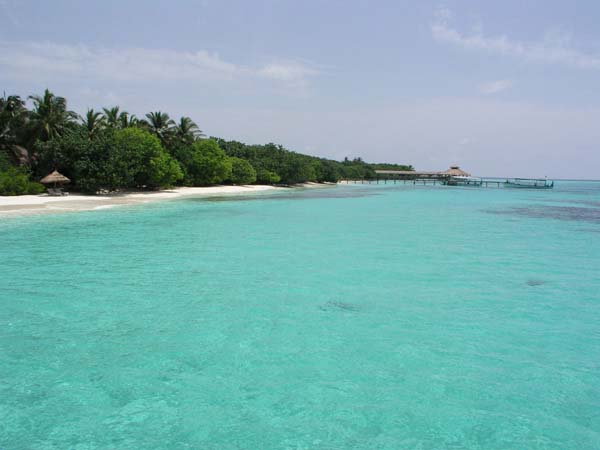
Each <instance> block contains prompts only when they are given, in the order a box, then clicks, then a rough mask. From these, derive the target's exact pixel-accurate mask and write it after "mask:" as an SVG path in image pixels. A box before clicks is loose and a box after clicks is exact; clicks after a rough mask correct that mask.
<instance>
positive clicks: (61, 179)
mask: <svg viewBox="0 0 600 450" xmlns="http://www.w3.org/2000/svg"><path fill="white" fill-rule="evenodd" d="M70 182H71V180H69V179H68V178H67V177H65V176H64V175H63V174H62V173H60V172H59V171H58V170H55V171H53V172H52V173H50V174H48V175H46V176H45V177H44V178H42V179H41V180H40V183H42V184H45V185H46V189H48V195H67V193H66V192H63V190H62V188H63V186H64V185H65V184H67V183H70ZM48 186H52V187H48Z"/></svg>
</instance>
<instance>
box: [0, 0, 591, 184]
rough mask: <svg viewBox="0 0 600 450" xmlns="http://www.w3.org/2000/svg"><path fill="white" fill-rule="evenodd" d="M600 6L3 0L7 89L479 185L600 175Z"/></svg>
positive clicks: (1, 38) (0, 42) (0, 70)
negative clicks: (459, 174)
mask: <svg viewBox="0 0 600 450" xmlns="http://www.w3.org/2000/svg"><path fill="white" fill-rule="evenodd" d="M598 23H600V2H598V1H596V0H588V1H570V2H565V1H562V0H561V1H555V0H545V1H531V0H519V1H516V0H504V1H502V2H481V1H475V0H473V1H468V0H465V1H458V0H457V1H445V2H435V1H428V0H422V1H418V2H416V1H403V0H394V1H392V0H389V1H388V0H385V1H384V0H382V1H377V0H371V1H359V0H343V1H342V0H339V1H334V0H332V1H326V0H320V1H313V0H304V1H292V0H290V1H287V0H264V1H251V0H239V1H234V0H196V1H193V0H170V1H164V0H160V1H159V0H118V1H117V0H103V1H102V2H92V1H85V0H53V1H47V0H43V1H41V0H37V1H35V0H0V90H1V91H4V92H6V94H7V95H10V94H17V95H21V96H22V97H27V96H28V95H32V94H40V93H41V92H43V90H44V89H45V88H49V89H50V90H51V91H52V92H54V93H55V94H57V95H60V96H63V97H66V98H67V100H68V106H69V108H70V109H72V110H75V111H76V112H78V113H80V114H83V113H85V111H86V110H87V109H88V108H94V109H96V110H97V109H100V108H102V107H110V106H114V105H119V106H121V108H122V109H124V110H127V111H129V112H131V113H134V114H136V115H137V116H138V117H143V116H144V114H145V113H147V112H149V111H165V112H168V113H169V114H170V115H171V117H173V118H178V117H180V116H189V117H191V118H192V119H193V120H194V121H195V122H196V123H197V124H198V125H199V126H200V128H201V129H202V130H203V131H204V133H206V134H207V135H209V136H219V137H223V138H226V139H235V140H239V141H242V142H246V143H256V144H259V143H267V142H275V143H278V144H281V145H283V146H285V147H286V148H289V149H292V150H295V151H298V152H301V153H308V154H312V155H317V156H323V157H328V158H333V159H338V160H339V159H343V158H344V157H350V158H354V157H359V156H360V157H362V158H363V159H364V160H367V161H370V162H390V163H406V164H412V165H413V166H414V167H415V168H417V169H419V170H444V169H446V168H447V167H448V166H450V165H460V166H461V167H462V168H463V169H465V170H467V171H468V172H471V173H472V174H474V175H479V176H500V177H509V176H514V177H543V176H548V177H550V178H580V179H581V178H588V179H599V178H600V28H599V27H598Z"/></svg>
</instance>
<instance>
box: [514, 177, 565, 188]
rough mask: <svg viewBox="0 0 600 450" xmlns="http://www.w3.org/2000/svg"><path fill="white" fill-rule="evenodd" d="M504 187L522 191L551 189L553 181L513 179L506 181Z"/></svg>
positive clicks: (544, 179)
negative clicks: (521, 189)
mask: <svg viewBox="0 0 600 450" xmlns="http://www.w3.org/2000/svg"><path fill="white" fill-rule="evenodd" d="M504 187H507V188H523V189H552V188H553V187H554V181H552V180H548V179H546V178H513V179H509V180H506V182H505V183H504Z"/></svg>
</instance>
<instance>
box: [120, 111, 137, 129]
mask: <svg viewBox="0 0 600 450" xmlns="http://www.w3.org/2000/svg"><path fill="white" fill-rule="evenodd" d="M138 123H139V120H138V118H137V117H135V114H129V113H128V112H127V111H123V112H122V113H121V114H119V127H120V128H130V127H136V126H138Z"/></svg>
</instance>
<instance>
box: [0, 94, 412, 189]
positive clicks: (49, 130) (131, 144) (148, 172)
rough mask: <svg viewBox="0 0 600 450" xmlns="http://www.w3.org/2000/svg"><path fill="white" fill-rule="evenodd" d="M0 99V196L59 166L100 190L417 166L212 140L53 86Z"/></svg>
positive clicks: (153, 115) (367, 173)
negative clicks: (71, 103)
mask: <svg viewBox="0 0 600 450" xmlns="http://www.w3.org/2000/svg"><path fill="white" fill-rule="evenodd" d="M28 99H30V100H31V101H32V104H33V106H32V108H31V109H28V108H27V107H26V102H25V101H24V100H23V99H22V98H21V97H20V96H18V95H10V96H6V95H4V96H3V97H2V98H0V195H23V194H39V193H42V192H44V189H45V188H44V186H43V185H42V184H40V183H39V180H40V179H42V178H43V177H45V176H46V175H48V174H49V173H50V172H52V171H54V170H58V171H59V172H60V173H61V174H63V175H65V176H66V177H68V178H69V179H70V180H71V185H70V188H71V189H72V190H75V191H78V192H82V193H88V194H96V193H98V192H100V191H102V192H112V191H121V190H132V189H145V190H157V189H162V188H168V187H172V186H213V185H217V184H236V185H247V184H266V185H295V184H299V183H305V182H317V183H325V182H337V181H338V180H340V179H350V180H353V179H373V178H375V176H376V174H375V170H382V169H383V170H413V168H412V166H410V165H400V164H370V163H367V162H365V161H363V160H362V159H361V158H355V159H352V160H350V159H348V158H345V159H344V161H341V162H340V161H334V160H330V159H326V158H319V157H316V156H309V155H304V154H300V153H297V152H294V151H290V150H288V149H286V148H284V147H282V146H281V145H276V144H273V143H269V144H265V145H248V144H244V143H242V142H237V141H227V140H225V139H221V138H216V137H210V138H207V137H206V136H205V135H204V134H203V133H202V131H201V130H200V129H199V127H198V126H197V125H196V123H195V122H194V121H193V120H192V119H190V118H189V117H181V118H180V119H179V121H178V122H175V121H174V120H172V119H171V118H170V117H169V115H168V114H167V113H164V112H161V111H156V112H150V113H148V114H146V115H145V117H144V118H142V119H140V118H137V117H136V116H135V115H132V114H129V113H128V112H126V111H122V110H121V109H120V107H118V106H115V107H111V108H102V110H99V111H95V110H94V109H89V110H88V111H87V112H86V113H85V115H83V116H80V115H78V114H76V113H75V112H73V111H70V110H69V109H68V108H67V101H66V99H65V98H64V97H60V96H56V95H54V94H53V93H52V92H50V91H49V90H48V89H46V90H45V92H44V94H43V95H41V96H37V95H32V96H29V97H28Z"/></svg>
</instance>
